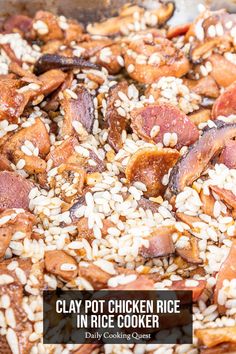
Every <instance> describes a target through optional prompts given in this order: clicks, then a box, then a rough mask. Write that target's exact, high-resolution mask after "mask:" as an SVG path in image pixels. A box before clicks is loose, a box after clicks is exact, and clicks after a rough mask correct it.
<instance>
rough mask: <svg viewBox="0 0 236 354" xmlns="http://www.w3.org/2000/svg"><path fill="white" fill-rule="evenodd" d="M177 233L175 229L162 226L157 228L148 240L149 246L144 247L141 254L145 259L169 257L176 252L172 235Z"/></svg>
mask: <svg viewBox="0 0 236 354" xmlns="http://www.w3.org/2000/svg"><path fill="white" fill-rule="evenodd" d="M174 232H175V227H172V226H170V227H168V226H162V227H159V228H157V229H156V230H155V231H154V232H153V233H152V235H151V236H150V237H149V238H148V240H149V246H148V247H144V246H143V247H142V248H141V250H140V254H141V255H142V256H143V257H144V258H155V257H164V256H169V255H170V254H172V253H174V252H175V247H174V243H173V240H172V234H173V233H174Z"/></svg>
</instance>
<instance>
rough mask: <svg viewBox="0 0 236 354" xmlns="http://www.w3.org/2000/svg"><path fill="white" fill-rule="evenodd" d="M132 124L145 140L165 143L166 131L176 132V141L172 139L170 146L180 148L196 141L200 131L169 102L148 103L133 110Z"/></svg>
mask: <svg viewBox="0 0 236 354" xmlns="http://www.w3.org/2000/svg"><path fill="white" fill-rule="evenodd" d="M131 126H132V128H133V130H134V132H135V133H136V134H137V135H138V136H139V137H140V138H141V139H143V140H145V141H147V142H154V143H163V142H164V143H165V141H164V137H165V134H166V133H175V134H176V135H177V139H176V141H174V142H173V143H172V142H171V141H170V142H169V145H170V147H176V148H177V149H180V148H181V147H182V146H188V145H191V144H192V143H194V142H195V141H196V140H197V139H198V137H199V132H198V129H197V128H196V127H195V125H194V124H193V123H192V122H191V121H190V120H189V119H188V117H187V116H186V115H185V114H184V113H183V112H181V111H180V110H179V109H178V108H177V107H175V106H172V105H170V104H167V103H160V104H152V105H147V106H145V107H142V108H137V109H134V110H133V111H132V112H131Z"/></svg>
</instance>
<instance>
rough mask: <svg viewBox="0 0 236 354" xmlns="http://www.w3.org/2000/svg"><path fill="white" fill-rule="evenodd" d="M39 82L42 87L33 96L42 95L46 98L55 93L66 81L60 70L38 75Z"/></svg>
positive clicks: (64, 74)
mask: <svg viewBox="0 0 236 354" xmlns="http://www.w3.org/2000/svg"><path fill="white" fill-rule="evenodd" d="M38 78H39V80H40V81H41V82H42V87H41V88H40V89H39V91H38V92H37V91H36V94H35V95H34V96H33V97H35V96H38V95H44V96H47V95H49V94H50V93H52V92H53V91H55V90H56V89H57V88H58V87H59V86H60V85H61V84H62V83H63V82H64V81H65V79H66V73H63V71H62V70H60V69H52V70H49V71H46V72H45V73H43V74H42V75H40V76H39V77H38Z"/></svg>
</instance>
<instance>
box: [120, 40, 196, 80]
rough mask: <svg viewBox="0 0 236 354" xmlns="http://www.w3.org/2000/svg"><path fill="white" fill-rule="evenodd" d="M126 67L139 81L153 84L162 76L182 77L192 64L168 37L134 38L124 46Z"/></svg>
mask: <svg viewBox="0 0 236 354" xmlns="http://www.w3.org/2000/svg"><path fill="white" fill-rule="evenodd" d="M123 54H124V60H125V68H126V70H127V72H128V74H129V76H130V77H131V78H132V79H134V80H137V81H138V82H141V83H145V84H151V83H153V82H155V81H157V80H158V79H159V78H160V77H162V76H175V77H181V76H183V75H185V74H186V73H187V72H188V71H189V69H190V65H189V62H188V59H187V58H186V57H185V56H184V54H183V53H182V52H181V51H180V50H179V49H177V48H175V47H174V45H173V43H172V42H171V41H169V40H168V39H166V38H163V37H156V38H154V39H153V40H152V41H150V40H148V39H137V40H132V41H131V42H130V43H129V45H128V47H127V48H124V52H123Z"/></svg>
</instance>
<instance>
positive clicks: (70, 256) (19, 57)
mask: <svg viewBox="0 0 236 354" xmlns="http://www.w3.org/2000/svg"><path fill="white" fill-rule="evenodd" d="M173 12H174V6H173V4H171V3H169V4H166V5H163V4H162V5H159V7H158V8H157V9H144V8H142V7H139V6H136V5H134V6H125V7H124V8H122V9H121V10H120V13H119V15H118V16H117V17H113V18H109V19H107V20H105V21H103V22H101V23H93V24H90V25H88V26H87V28H84V27H83V26H82V25H81V24H79V23H78V22H77V21H76V20H74V19H67V18H65V17H64V16H59V15H58V16H56V15H54V14H52V13H49V12H46V11H38V12H37V13H36V14H35V16H34V17H33V18H30V17H28V16H26V15H21V14H19V15H13V16H10V17H8V18H7V19H6V20H5V21H4V22H3V23H1V26H2V27H1V33H0V212H1V215H0V258H1V260H0V353H5V354H8V353H13V354H28V353H31V354H46V353H50V354H51V353H63V354H68V353H72V354H91V353H106V354H110V353H114V354H116V353H117V354H118V353H119V354H120V353H126V354H128V353H136V354H144V353H148V354H160V353H165V354H185V353H186V354H197V353H202V354H204V353H205V354H214V353H217V354H220V353H222V354H223V353H227V352H231V353H232V352H235V351H236V241H235V236H236V52H235V46H236V15H235V14H228V13H227V12H226V11H224V10H220V11H217V12H211V11H209V10H208V9H204V10H202V11H200V12H199V14H197V13H196V19H195V20H194V22H193V23H190V24H186V23H183V24H182V25H180V26H176V27H170V26H169V25H168V20H169V19H170V17H171V16H172V15H173ZM56 288H63V289H87V290H90V289H95V290H97V289H130V290H137V289H142V290H147V289H172V290H178V289H186V290H188V289H189V290H192V291H193V301H194V304H193V328H194V341H193V344H184V345H161V344H156V345H152V346H150V345H145V344H144V345H105V346H98V345H96V344H91V345H44V344H43V343H42V330H43V325H42V291H43V289H56Z"/></svg>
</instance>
